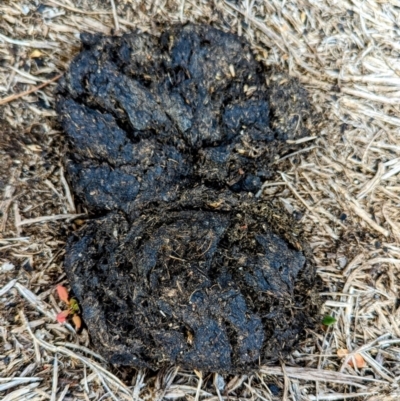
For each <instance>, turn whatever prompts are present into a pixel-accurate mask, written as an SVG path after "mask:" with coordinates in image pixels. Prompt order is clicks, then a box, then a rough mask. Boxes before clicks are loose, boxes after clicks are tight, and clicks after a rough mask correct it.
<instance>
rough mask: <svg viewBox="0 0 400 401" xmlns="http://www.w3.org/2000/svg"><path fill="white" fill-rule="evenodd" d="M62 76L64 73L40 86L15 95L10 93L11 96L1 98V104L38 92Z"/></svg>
mask: <svg viewBox="0 0 400 401" xmlns="http://www.w3.org/2000/svg"><path fill="white" fill-rule="evenodd" d="M62 76H63V74H59V75H57V76H55V77H54V78H52V79H50V80H49V81H46V82H43V83H42V84H40V85H38V86H35V87H33V88H31V89H28V90H27V91H25V92H21V93H16V94H14V95H10V96H7V97H5V98H3V99H0V106H1V105H3V104H6V103H10V102H12V101H14V100H16V99H19V98H21V97H23V96H26V95H30V94H31V93H33V92H36V91H38V90H40V89H42V88H44V87H45V86H47V85H49V84H51V83H53V82H55V81H57V80H58V79H60V78H61V77H62Z"/></svg>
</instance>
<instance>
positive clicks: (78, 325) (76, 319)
mask: <svg viewBox="0 0 400 401" xmlns="http://www.w3.org/2000/svg"><path fill="white" fill-rule="evenodd" d="M72 322H73V323H74V326H75V329H76V330H77V331H78V330H79V329H80V328H81V326H82V320H81V318H80V317H79V316H78V315H74V316H73V317H72Z"/></svg>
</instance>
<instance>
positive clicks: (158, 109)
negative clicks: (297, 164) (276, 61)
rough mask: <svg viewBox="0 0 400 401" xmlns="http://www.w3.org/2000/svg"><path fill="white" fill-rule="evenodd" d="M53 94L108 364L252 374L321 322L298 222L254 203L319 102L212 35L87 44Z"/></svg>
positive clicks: (174, 31)
mask: <svg viewBox="0 0 400 401" xmlns="http://www.w3.org/2000/svg"><path fill="white" fill-rule="evenodd" d="M82 44H83V50H82V52H81V53H80V54H79V55H78V56H77V57H76V58H75V59H74V60H73V61H72V63H71V66H70V69H69V71H68V72H67V74H66V75H65V77H64V78H63V79H62V81H61V83H60V85H59V88H58V96H57V109H58V112H59V118H60V122H61V124H62V127H63V129H64V131H65V133H66V136H67V138H68V140H69V144H70V148H69V154H68V156H67V158H66V167H67V171H68V174H69V179H70V182H71V185H72V187H73V190H74V192H75V194H76V196H77V198H78V199H79V200H80V202H81V203H82V204H83V205H84V206H85V207H86V208H87V209H88V211H89V212H90V213H91V214H92V217H93V218H92V219H91V220H90V221H89V222H88V224H86V225H85V226H84V227H83V228H82V229H81V230H79V231H77V232H76V233H74V234H73V235H72V236H71V237H70V239H69V241H68V247H67V253H66V258H65V269H66V272H67V275H68V278H69V280H70V282H71V285H72V289H73V291H74V294H75V295H76V297H77V298H78V300H79V302H80V305H81V307H82V310H83V317H84V321H85V322H86V324H87V325H88V328H89V332H90V334H91V337H92V340H93V342H94V343H95V345H96V346H97V347H98V349H99V351H100V352H101V353H102V354H103V355H104V356H106V357H107V358H108V360H109V361H110V362H111V363H115V364H119V365H132V366H137V367H149V368H151V369H158V368H160V367H162V366H165V365H167V364H170V363H176V364H179V365H181V366H182V367H184V368H190V369H193V368H195V369H201V370H207V371H218V372H241V371H243V372H248V371H249V370H251V369H256V368H257V366H259V364H260V363H269V362H274V361H276V360H277V359H279V358H281V357H284V356H285V355H287V354H288V353H289V352H291V351H292V350H293V349H294V347H295V346H296V344H297V343H298V342H299V341H300V340H301V339H302V338H303V337H304V334H305V329H306V328H312V327H314V325H315V322H316V321H317V319H318V305H317V302H316V301H315V299H316V296H315V293H316V290H315V286H316V282H317V279H316V274H315V268H314V266H313V263H312V261H311V257H310V255H309V252H308V250H307V245H306V244H305V243H304V240H303V239H302V235H301V230H300V228H299V227H298V226H297V224H296V223H295V221H294V220H293V219H292V218H291V217H290V216H288V215H286V214H285V213H284V212H283V211H282V210H279V209H277V208H275V207H274V206H272V205H270V204H268V203H266V202H265V201H262V200H258V199H257V198H256V197H255V196H254V194H255V193H256V191H258V190H259V188H260V185H261V183H262V182H264V181H265V180H266V179H268V178H270V177H271V176H272V174H273V172H274V171H273V166H272V162H273V161H274V160H276V158H277V157H280V156H282V155H284V154H286V153H288V152H290V151H292V150H294V149H296V147H294V145H289V144H288V142H287V140H288V139H289V140H292V141H289V142H290V143H293V140H296V139H299V138H301V137H303V136H306V135H308V134H309V131H308V126H309V125H310V122H311V123H312V118H313V117H312V113H311V112H310V110H311V107H310V104H309V101H308V98H307V94H306V92H305V90H304V89H303V88H301V86H300V85H299V84H298V82H297V81H295V80H293V79H291V78H288V77H286V76H283V75H280V76H279V75H275V78H274V79H272V78H271V79H270V77H269V76H268V73H267V72H266V71H265V69H264V68H263V66H262V65H261V64H260V63H259V62H257V61H256V60H255V57H254V55H253V53H252V52H251V49H250V46H249V44H248V43H247V42H246V41H245V40H243V39H242V38H239V37H237V36H235V35H232V34H228V33H224V32H222V31H219V30H217V29H214V28H211V27H208V26H196V25H190V24H189V25H185V26H182V25H179V26H174V27H172V28H170V29H168V30H166V31H165V32H164V34H162V35H161V36H160V37H154V36H151V35H149V34H145V33H139V32H135V33H132V34H126V35H123V36H121V37H109V36H108V37H105V36H100V35H89V34H83V35H82Z"/></svg>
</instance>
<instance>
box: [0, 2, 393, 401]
mask: <svg viewBox="0 0 400 401" xmlns="http://www.w3.org/2000/svg"><path fill="white" fill-rule="evenodd" d="M398 6H399V4H398V2H397V1H394V0H391V1H385V2H382V1H380V0H364V1H358V0H353V1H346V0H337V1H330V0H290V1H289V0H288V1H284V0H283V1H278V0H265V1H264V0H258V1H250V0H248V1H244V0H243V1H235V0H230V1H228V0H227V1H222V0H214V1H206V0H204V1H190V0H181V1H178V0H153V1H150V0H147V1H146V0H137V1H135V0H119V1H118V2H117V7H116V8H114V6H113V2H111V1H108V0H97V1H94V0H57V1H55V0H54V1H53V0H46V1H41V2H39V1H36V0H2V2H1V3H0V60H1V63H0V189H1V190H2V198H1V199H0V210H1V215H0V376H1V378H0V398H1V399H2V400H7V401H10V400H45V399H50V400H52V401H53V400H59V401H62V400H132V399H133V400H140V399H142V400H145V399H146V400H147V399H154V400H161V399H163V398H165V399H176V398H180V397H185V398H186V399H188V400H195V401H197V400H200V399H208V400H218V401H219V400H227V399H230V400H235V399H241V400H244V399H246V400H256V399H262V400H281V399H283V400H294V401H297V400H310V401H314V400H321V401H322V400H342V399H350V400H369V401H381V400H382V401H392V400H393V401H394V400H398V399H400V389H399V379H400V308H399V307H400V295H399V286H400V274H399V267H400V244H399V241H400V212H399V205H400V178H399V172H400V112H399V104H400V58H399V56H400V28H399V26H400V13H399V10H400V9H399V7H398ZM185 21H192V22H203V23H211V24H213V25H214V26H216V27H218V28H221V29H223V30H230V31H232V32H235V33H238V34H240V35H244V36H246V37H247V38H248V39H249V40H250V41H251V43H252V45H253V48H254V51H255V52H256V53H257V54H258V57H259V58H260V60H261V61H262V62H263V63H264V64H265V65H266V67H268V68H271V69H277V70H279V69H283V70H285V71H288V72H289V73H290V75H292V76H295V77H298V78H299V79H300V80H301V82H302V83H303V84H304V85H305V87H306V88H307V89H308V90H309V93H310V97H311V99H312V100H313V104H314V107H315V108H316V109H317V110H318V111H319V112H320V113H321V114H322V116H323V118H322V121H323V124H322V125H321V126H318V127H315V132H314V133H313V134H314V135H316V137H312V138H309V142H308V143H307V146H306V149H305V150H304V149H303V150H302V151H301V152H297V153H296V154H293V155H291V156H290V157H287V158H285V159H284V160H277V161H276V163H277V168H278V170H279V171H280V173H279V174H277V175H276V176H275V178H274V179H273V180H270V181H268V182H266V183H265V184H264V185H263V188H262V190H261V191H260V193H259V195H260V196H262V197H265V198H266V199H272V198H273V199H274V200H275V201H276V202H280V203H282V204H283V205H284V206H285V207H286V208H287V210H288V211H289V212H290V213H293V212H295V213H296V215H297V216H298V218H299V219H301V221H302V224H303V225H304V227H305V231H306V235H307V238H308V241H309V243H310V244H311V246H312V248H313V252H314V255H315V259H316V262H317V265H318V271H319V274H320V276H321V278H322V280H323V281H324V283H325V286H326V291H325V292H324V293H322V294H321V295H322V298H323V299H324V301H325V303H324V305H321V307H322V311H323V313H324V314H327V315H331V316H335V317H336V319H337V323H336V324H334V325H333V326H330V327H329V328H328V329H327V330H326V331H325V332H324V334H323V335H320V334H316V333H312V332H310V333H309V336H308V339H307V341H305V342H304V343H302V344H301V345H300V347H299V349H298V350H297V351H296V352H294V353H293V355H292V356H291V358H290V359H289V361H287V362H286V364H281V365H279V366H274V367H261V369H260V372H259V373H257V374H254V375H251V374H249V375H242V376H225V377H222V376H220V375H216V374H214V375H210V374H206V373H203V372H188V371H182V370H181V369H179V367H171V368H170V369H167V370H163V371H160V372H156V373H154V372H148V371H137V370H135V369H116V368H115V367H112V366H109V365H107V364H106V363H105V361H104V360H103V359H102V358H101V356H99V355H98V351H99V350H96V349H93V348H92V346H91V344H90V339H89V335H88V333H87V331H86V330H83V331H82V333H81V334H79V335H78V334H76V333H75V331H74V329H73V328H72V327H71V326H69V325H65V326H61V325H60V324H58V323H57V322H56V320H55V314H56V312H58V311H59V310H60V306H59V303H58V301H57V299H56V296H55V292H54V289H55V285H56V284H58V283H63V284H65V285H68V283H67V282H66V281H65V273H64V271H63V268H62V261H63V254H64V243H65V239H66V236H67V234H68V232H70V231H71V230H72V229H74V227H76V226H77V225H79V224H82V220H81V219H79V217H81V218H82V216H81V214H83V215H84V214H85V210H80V209H79V207H78V206H77V205H75V203H74V199H73V196H72V194H71V192H70V188H69V186H68V183H67V180H66V178H65V175H64V170H63V167H62V159H63V156H64V154H65V144H64V139H63V136H62V133H61V132H59V131H58V130H57V125H56V124H55V121H56V119H55V112H54V109H53V106H54V97H53V91H54V87H55V86H54V85H55V83H56V80H57V77H58V76H59V75H60V74H62V73H63V71H65V69H66V68H67V66H68V63H69V62H70V60H71V59H72V57H73V56H74V55H75V54H76V53H77V52H78V51H79V46H80V42H79V37H78V35H79V32H82V31H89V32H100V33H106V34H110V33H113V32H116V33H120V32H126V31H129V30H132V29H140V30H143V31H150V32H152V33H154V34H158V33H159V32H160V30H161V29H162V24H165V23H166V24H170V23H175V22H185ZM24 92H27V93H26V94H25V95H24V96H20V95H21V94H23V93H24ZM28 92H30V93H28ZM339 349H347V350H348V351H349V352H350V353H349V354H348V356H347V357H344V358H343V357H342V358H339V357H338V355H337V351H338V350H339ZM356 354H359V355H361V356H362V358H363V359H364V360H365V362H366V366H365V367H364V368H360V369H358V368H353V367H352V366H351V365H352V364H351V363H350V364H349V362H351V360H352V358H353V356H354V355H356Z"/></svg>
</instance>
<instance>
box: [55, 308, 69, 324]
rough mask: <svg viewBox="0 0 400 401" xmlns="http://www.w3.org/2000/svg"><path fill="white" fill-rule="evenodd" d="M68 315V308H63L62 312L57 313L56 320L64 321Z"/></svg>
mask: <svg viewBox="0 0 400 401" xmlns="http://www.w3.org/2000/svg"><path fill="white" fill-rule="evenodd" d="M68 315H69V310H63V311H62V312H60V313H57V322H58V323H65V322H66V320H67V317H68Z"/></svg>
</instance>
